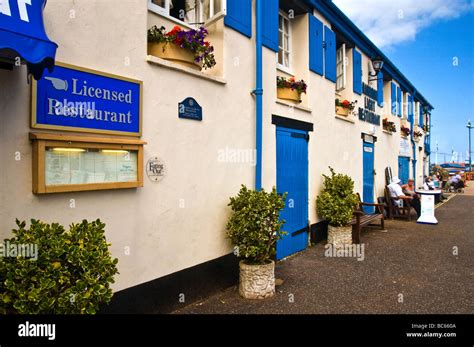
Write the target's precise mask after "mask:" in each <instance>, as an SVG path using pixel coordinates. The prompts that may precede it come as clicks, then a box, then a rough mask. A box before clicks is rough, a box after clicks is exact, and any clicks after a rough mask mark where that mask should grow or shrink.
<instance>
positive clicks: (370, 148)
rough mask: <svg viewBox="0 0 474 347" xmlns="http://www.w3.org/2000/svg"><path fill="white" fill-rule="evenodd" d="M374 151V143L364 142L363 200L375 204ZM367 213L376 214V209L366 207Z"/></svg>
mask: <svg viewBox="0 0 474 347" xmlns="http://www.w3.org/2000/svg"><path fill="white" fill-rule="evenodd" d="M374 150H375V146H374V144H373V143H368V142H363V144H362V151H363V152H362V153H363V154H362V157H363V187H362V188H363V189H362V200H363V201H364V202H367V203H374V184H375V179H374ZM364 211H365V213H374V212H375V211H374V207H364Z"/></svg>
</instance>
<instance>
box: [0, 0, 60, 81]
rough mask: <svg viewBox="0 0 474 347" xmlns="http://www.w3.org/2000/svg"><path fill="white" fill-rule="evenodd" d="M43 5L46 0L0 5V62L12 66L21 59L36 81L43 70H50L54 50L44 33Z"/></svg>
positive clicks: (20, 0) (9, 1) (11, 1)
mask: <svg viewBox="0 0 474 347" xmlns="http://www.w3.org/2000/svg"><path fill="white" fill-rule="evenodd" d="M30 3H31V4H30ZM45 4H46V0H4V1H3V2H2V1H0V58H3V60H7V61H10V62H12V63H13V62H15V58H16V57H21V59H22V61H24V62H26V64H27V66H28V72H29V73H31V74H32V75H33V77H34V78H35V79H36V80H38V79H40V78H41V76H42V75H43V71H44V69H45V68H47V69H48V70H49V71H50V72H51V71H52V70H53V68H54V57H55V55H56V49H57V48H58V45H57V44H55V43H54V42H52V41H51V40H50V39H49V38H48V36H47V35H46V32H45V30H44V24H43V8H44V6H45Z"/></svg>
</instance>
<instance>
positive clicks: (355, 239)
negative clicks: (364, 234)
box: [351, 194, 385, 244]
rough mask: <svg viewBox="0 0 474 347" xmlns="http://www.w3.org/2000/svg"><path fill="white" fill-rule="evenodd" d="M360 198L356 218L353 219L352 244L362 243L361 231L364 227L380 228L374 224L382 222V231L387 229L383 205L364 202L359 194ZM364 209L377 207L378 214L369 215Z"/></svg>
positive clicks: (355, 212) (355, 213)
mask: <svg viewBox="0 0 474 347" xmlns="http://www.w3.org/2000/svg"><path fill="white" fill-rule="evenodd" d="M357 195H358V197H359V204H358V206H357V208H356V210H355V211H354V217H353V218H352V221H351V225H352V243H356V244H357V243H360V231H361V229H362V227H364V226H378V224H374V222H376V221H378V220H380V227H381V228H382V230H384V229H385V221H384V216H383V209H384V205H383V204H370V203H367V202H362V201H361V199H360V195H359V194H357ZM364 207H375V208H376V211H378V212H376V213H374V214H367V213H365V211H364Z"/></svg>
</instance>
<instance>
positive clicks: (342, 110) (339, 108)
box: [336, 99, 357, 117]
mask: <svg viewBox="0 0 474 347" xmlns="http://www.w3.org/2000/svg"><path fill="white" fill-rule="evenodd" d="M356 103H357V100H356V101H353V102H350V101H349V100H344V101H340V100H339V99H336V114H337V115H339V116H344V117H347V116H348V115H349V113H351V112H352V111H353V110H354V108H355V104H356Z"/></svg>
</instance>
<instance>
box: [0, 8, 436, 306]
mask: <svg viewBox="0 0 474 347" xmlns="http://www.w3.org/2000/svg"><path fill="white" fill-rule="evenodd" d="M9 1H10V3H14V2H16V0H9ZM257 2H260V5H261V6H262V8H261V9H262V11H261V13H262V16H261V19H258V16H257V15H256V7H257ZM181 3H182V4H181ZM195 3H196V4H198V6H197V7H196V10H195V11H191V10H190V9H191V8H195V6H194V5H195ZM172 4H174V6H171V5H172ZM180 4H181V5H180ZM2 16H5V14H4V13H3V14H2V13H0V23H2V21H3V20H4V18H3V17H2ZM44 22H45V27H46V32H47V33H48V36H49V37H50V38H51V40H52V41H54V42H55V43H57V45H58V49H57V53H56V57H55V59H56V62H57V63H58V62H59V63H63V64H69V65H60V64H58V66H59V67H56V69H55V72H54V73H59V72H61V66H63V67H64V68H65V69H66V70H64V71H63V72H61V73H63V75H62V76H69V75H68V74H69V73H72V75H71V79H70V80H69V84H67V85H60V86H58V85H57V88H59V89H57V90H58V93H59V92H62V91H66V89H67V91H68V92H71V91H72V88H73V84H72V83H76V85H75V87H76V89H75V91H76V94H78V93H80V92H81V91H84V92H85V94H87V93H90V95H89V96H87V95H86V97H88V98H89V99H90V100H93V101H95V102H97V107H98V108H99V109H100V106H101V105H103V106H104V107H105V106H106V105H112V101H111V98H112V96H111V95H112V93H113V91H114V90H113V86H117V88H119V89H120V88H122V84H120V83H131V86H133V88H135V89H133V93H132V92H130V93H131V94H130V95H128V94H127V93H126V92H124V93H123V95H122V96H121V97H120V96H119V95H120V94H119V92H117V93H118V94H117V99H121V100H119V101H120V104H119V101H117V100H115V101H114V102H115V104H116V105H115V104H114V105H115V106H113V107H115V108H114V110H115V109H116V110H117V114H116V115H115V116H116V118H114V119H115V121H112V117H114V115H113V114H112V113H108V114H107V115H108V117H109V118H107V121H105V117H106V113H105V111H104V110H102V111H104V112H103V113H102V116H101V117H102V118H101V121H102V122H100V121H98V120H97V118H96V120H94V122H97V123H94V124H92V123H93V122H89V123H88V120H87V118H84V119H83V123H81V122H82V121H78V122H77V123H74V122H75V121H71V119H72V117H69V118H68V117H67V116H62V117H61V116H58V115H56V118H54V115H53V111H54V110H56V106H58V105H59V104H57V103H56V102H54V103H53V104H51V102H53V101H48V100H49V99H51V98H52V97H51V94H48V93H49V92H47V91H45V92H42V90H43V89H45V90H50V89H46V88H53V87H52V83H53V81H52V80H51V79H49V80H45V76H48V72H45V74H46V75H45V76H43V78H42V79H41V80H40V81H38V82H37V83H36V82H35V83H33V82H32V83H30V84H28V83H27V71H26V68H24V67H17V66H14V68H13V70H12V71H10V70H8V69H0V81H1V86H2V87H1V89H2V93H0V118H1V123H0V124H1V125H0V148H1V150H0V155H1V163H2V167H1V170H0V172H1V174H0V178H1V180H0V233H1V236H2V237H3V238H6V237H9V235H10V230H11V229H12V228H13V227H14V222H15V218H18V219H20V220H29V219H30V218H36V219H41V220H43V221H46V222H59V223H61V224H64V225H69V224H70V223H72V222H77V221H80V220H82V219H89V220H92V219H97V218H100V219H101V220H102V221H103V222H105V223H106V225H107V227H106V229H107V238H108V240H109V241H110V242H111V243H112V252H113V255H114V256H115V257H118V258H119V264H118V266H119V272H120V275H118V276H117V279H116V283H115V287H114V289H115V290H116V291H120V292H118V293H117V294H116V298H115V302H113V304H112V307H113V309H114V310H117V311H122V312H134V311H145V310H147V311H157V310H161V309H163V307H165V306H169V307H171V306H173V305H175V304H177V303H178V295H179V294H180V293H185V294H186V295H188V298H190V299H189V300H192V298H195V297H196V296H199V295H204V294H205V293H206V292H207V290H211V289H212V287H215V286H219V285H228V284H231V283H233V281H234V279H235V277H234V276H235V273H236V271H237V266H236V265H235V264H236V262H235V257H234V256H233V255H232V254H231V251H232V249H231V246H230V244H229V242H228V240H226V239H225V225H226V221H227V217H228V214H229V208H228V207H227V203H228V199H229V197H230V196H233V195H235V194H236V193H237V192H238V190H239V187H240V185H241V184H246V185H247V186H249V187H255V186H257V188H258V187H259V186H261V187H263V188H265V189H271V187H272V186H276V187H277V189H278V190H279V191H281V192H283V191H288V192H289V196H288V199H292V200H293V202H294V206H295V208H293V209H292V210H289V209H287V210H285V212H284V213H285V219H286V220H287V228H289V229H291V230H288V231H289V232H290V235H289V236H288V237H286V238H285V239H284V240H282V241H281V242H280V244H279V248H278V255H277V256H278V258H282V257H284V256H287V255H289V254H292V253H294V252H297V251H300V250H303V249H304V248H306V247H307V245H308V239H309V234H310V233H309V230H312V231H313V236H314V237H315V238H316V239H318V233H319V232H320V231H319V228H318V224H317V223H318V222H320V218H318V216H317V214H316V210H315V200H316V196H317V194H318V192H319V191H320V189H321V185H322V176H321V175H322V174H323V173H328V166H331V167H333V168H334V169H335V170H336V171H338V172H342V173H346V174H348V175H350V176H351V177H352V178H353V179H354V181H355V186H356V189H357V191H358V192H360V193H361V196H362V197H363V200H365V201H371V200H372V201H375V200H376V198H377V197H380V196H383V194H384V187H385V185H386V179H385V169H386V168H387V167H390V168H391V169H392V173H393V175H398V176H400V177H401V178H402V180H406V179H408V178H409V177H414V178H415V179H416V182H417V186H419V185H421V182H422V177H423V175H424V174H425V173H427V170H428V162H429V153H430V149H429V133H428V132H426V131H424V130H423V128H424V129H426V130H429V126H428V125H429V122H430V119H429V117H430V116H429V113H430V112H431V110H432V109H433V107H432V106H431V104H430V103H429V102H428V101H427V100H426V99H425V98H424V97H423V95H422V94H421V93H420V92H419V91H418V90H417V89H416V88H415V86H413V84H412V83H411V82H410V81H409V80H408V79H407V78H406V77H405V76H404V75H403V74H402V73H401V72H400V71H399V70H398V69H397V68H396V67H395V66H394V65H393V63H391V62H390V61H389V60H388V58H387V57H386V56H385V55H384V54H383V53H382V52H381V51H380V50H379V49H378V48H377V47H376V46H375V45H374V44H373V43H372V42H371V41H370V40H369V39H368V38H367V37H366V36H365V35H364V34H363V33H362V32H361V31H360V30H359V29H358V28H357V27H356V26H355V25H354V24H353V23H352V22H351V21H350V20H349V19H348V18H347V17H346V16H345V15H344V14H343V13H342V12H341V11H340V10H339V9H338V8H337V7H336V6H335V5H334V4H333V3H332V2H331V1H323V0H319V1H316V0H305V1H303V0H280V1H277V0H253V1H252V0H227V1H226V0H211V1H209V0H207V1H198V0H186V1H169V0H149V1H148V2H147V1H145V0H127V1H111V0H93V1H91V0H75V1H73V0H49V1H48V3H47V6H46V7H45V9H44ZM196 22H199V23H204V25H205V26H206V28H207V30H208V31H209V36H208V40H209V41H210V42H211V43H212V45H213V46H214V48H215V58H216V61H217V65H216V66H215V67H213V68H212V69H209V70H203V71H197V70H193V69H191V68H189V67H183V65H180V64H177V63H176V62H173V61H169V60H164V59H160V58H158V57H155V56H151V55H149V53H148V50H147V29H149V28H151V27H152V26H153V25H157V26H158V27H160V26H165V27H166V29H167V30H171V29H172V27H173V26H174V25H180V26H181V27H182V28H194V27H196V25H195V24H193V23H196ZM257 24H258V25H257ZM260 26H261V28H262V30H261V32H259V33H257V30H256V28H257V27H260ZM1 28H2V26H1V25H0V30H3V29H1ZM260 35H261V39H262V43H263V46H262V48H261V61H262V64H261V69H260V68H259V64H258V59H257V56H258V55H259V54H257V53H258V52H259V49H258V47H259V44H258V41H260V40H257V37H260ZM0 44H2V43H1V42H0ZM1 47H3V46H2V45H0V48H1ZM2 54H3V57H4V61H5V62H6V64H5V65H4V66H5V67H8V64H10V63H14V62H15V56H16V55H18V54H20V55H21V54H22V53H21V52H16V55H15V54H12V53H11V51H10V52H9V55H7V54H6V52H5V50H2ZM23 58H25V57H23ZM375 58H380V59H381V60H382V61H383V67H382V70H381V71H380V73H379V75H378V76H373V74H374V67H373V63H372V60H374V59H375ZM24 60H26V61H28V59H24ZM71 65H72V67H71ZM67 69H71V70H72V72H71V71H70V70H67ZM91 70H93V71H91ZM77 71H79V72H77ZM81 73H84V74H85V75H81ZM88 74H92V75H94V76H96V77H97V76H102V77H103V78H112V79H113V80H114V82H113V83H114V84H113V86H112V85H109V84H107V82H104V81H105V80H101V79H100V78H102V77H97V78H96V77H94V78H96V79H92V81H95V82H96V84H95V85H94V84H93V83H92V82H89V84H88V86H89V87H92V86H94V87H93V89H90V88H89V89H81V88H82V87H84V85H83V84H80V82H81V78H82V77H81V76H89V75H88ZM102 74H112V75H117V76H121V77H123V78H125V80H122V79H117V76H109V75H106V76H104V75H102ZM74 76H76V77H74ZM77 76H79V77H77ZM277 76H284V77H295V79H296V80H304V81H305V82H306V83H307V85H308V88H307V93H306V94H302V100H301V103H294V102H292V101H289V100H285V99H280V98H278V97H277V86H276V77H277ZM260 78H261V86H259V83H258V81H259V80H260ZM63 80H64V81H68V80H67V78H66V77H64V79H63ZM74 80H76V82H73V81H74ZM84 80H86V77H84ZM41 81H43V82H41ZM71 81H72V82H71ZM48 83H51V84H48ZM101 83H102V84H101ZM104 83H105V84H104ZM32 85H33V92H32ZM100 86H102V87H100ZM54 88H56V87H54ZM64 88H66V89H64ZM124 88H125V87H124ZM127 88H128V87H127ZM130 88H132V87H130ZM109 89H110V90H109ZM107 90H109V91H107ZM130 90H132V89H130ZM138 96H139V97H140V98H141V106H140V101H139V100H137V97H138ZM48 98H49V99H48ZM129 98H130V100H129ZM187 98H193V99H192V102H197V103H198V104H199V105H200V106H201V107H202V120H201V121H198V120H192V119H182V118H180V117H179V116H178V115H179V106H178V105H179V104H180V103H182V102H183V101H184V100H186V99H187ZM336 99H340V100H341V101H342V100H348V101H351V102H355V101H357V103H356V105H355V109H354V112H353V113H351V114H349V115H348V116H343V115H337V114H336V112H335V100H336ZM258 100H261V110H260V108H259V107H257V105H258ZM128 101H130V103H129V102H128ZM58 102H59V101H58ZM127 104H128V105H129V106H130V107H132V105H133V107H136V108H135V109H133V110H132V111H129V112H132V113H130V114H127V112H126V111H123V113H122V112H120V110H122V109H123V110H126V107H128V106H127ZM30 105H33V107H30ZM53 106H54V107H53ZM193 106H196V105H193ZM58 107H59V106H58ZM107 107H108V106H107ZM140 107H141V108H140ZM58 109H59V108H58ZM48 111H51V112H49V113H48ZM140 111H141V119H139V114H140ZM121 114H123V116H122V115H121ZM41 116H44V117H46V118H45V119H43V120H41V119H40V118H41ZM47 117H53V118H54V119H55V120H54V121H52V122H53V123H54V124H53V123H51V124H50V123H48V120H47V119H48V118H47ZM58 117H59V118H60V119H62V120H61V121H59V120H58ZM132 117H134V118H133V119H132ZM66 118H68V119H66ZM384 119H387V121H390V122H393V123H394V125H395V128H396V132H395V133H392V132H390V131H386V130H384V127H383V126H382V122H383V120H384ZM138 121H140V122H139V124H138ZM61 122H63V123H61ZM259 122H260V123H259ZM58 123H61V124H62V125H58ZM65 124H67V125H65ZM80 124H86V125H85V126H84V125H80ZM104 124H105V125H104ZM257 124H260V126H257ZM122 125H123V127H124V128H122ZM402 125H404V126H406V127H408V128H409V129H410V130H411V132H413V130H415V131H420V132H421V133H422V135H421V136H420V137H418V138H417V139H415V137H413V135H411V134H410V135H408V136H407V137H402V136H401V130H400V129H401V126H402ZM128 126H130V127H129V128H127V129H128V130H127V131H128V133H126V131H125V132H122V133H120V132H117V131H121V130H120V129H122V130H123V129H125V128H126V127H128ZM133 126H137V128H136V129H135V130H133V129H132V128H133ZM140 127H141V131H140V129H139V128H140ZM117 129H119V130H117ZM258 139H261V144H260V143H259V140H258ZM42 146H44V147H42ZM53 147H54V148H65V147H66V148H76V149H79V150H82V149H85V151H86V152H87V153H97V151H99V152H100V151H102V152H100V153H105V152H103V150H104V149H105V150H109V151H115V152H114V153H115V154H117V156H119V153H120V151H127V152H129V153H132V157H131V159H130V160H131V163H132V168H131V169H130V167H128V166H127V165H125V166H124V165H122V164H120V165H122V166H121V169H120V170H121V171H120V172H119V173H116V176H115V179H114V178H112V179H110V180H109V178H107V177H109V176H107V175H106V174H103V175H102V174H100V172H99V171H100V170H99V169H97V168H96V174H95V175H94V176H93V179H84V178H83V177H82V176H81V177H80V178H77V177H76V176H74V175H75V174H76V173H75V172H72V170H73V169H72V166H71V165H72V164H71V162H68V163H69V164H67V165H69V166H68V170H69V173H68V174H67V175H68V176H67V177H68V178H67V179H68V180H69V181H67V182H65V181H64V176H61V175H63V174H64V166H61V167H62V168H61V169H59V170H60V171H61V170H62V171H61V173H60V174H56V173H55V172H56V171H54V170H58V168H57V167H56V168H54V167H52V166H51V165H53V164H51V162H50V161H52V160H56V162H55V163H56V164H57V163H58V162H61V160H62V159H61V158H64V155H63V156H61V155H55V153H54V151H50V150H48V148H53ZM142 149H143V150H142ZM80 155H82V154H80ZM84 155H85V154H84ZM94 155H96V156H97V158H98V159H97V160H98V161H96V162H94V163H95V164H94V165H99V164H100V165H105V166H106V165H109V164H110V162H109V161H107V160H106V159H104V158H106V157H107V156H105V155H99V154H94ZM68 158H69V157H68ZM107 158H109V157H107ZM81 160H82V159H81ZM117 160H118V159H117ZM127 160H128V159H127ZM97 163H99V164H97ZM107 163H109V164H107ZM60 165H62V164H60ZM81 165H82V164H81ZM84 165H86V166H87V164H84ZM141 166H143V168H142V167H141ZM125 167H128V168H129V171H126V170H125ZM157 168H158V169H157ZM48 170H49V171H48ZM80 170H82V169H81V168H80V169H77V171H80ZM84 170H87V169H85V168H84ZM104 170H106V169H104ZM120 175H122V176H120ZM73 176H74V177H76V179H77V181H74V178H73ZM89 177H91V176H89ZM120 177H121V178H120ZM124 177H125V178H124ZM130 177H132V181H133V182H131V183H130V182H125V181H127V180H128V179H129V178H130ZM119 181H120V182H119ZM117 182H119V183H117ZM124 182H125V183H124ZM292 233H295V235H294V236H292V235H291V234H292ZM188 293H189V294H188Z"/></svg>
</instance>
